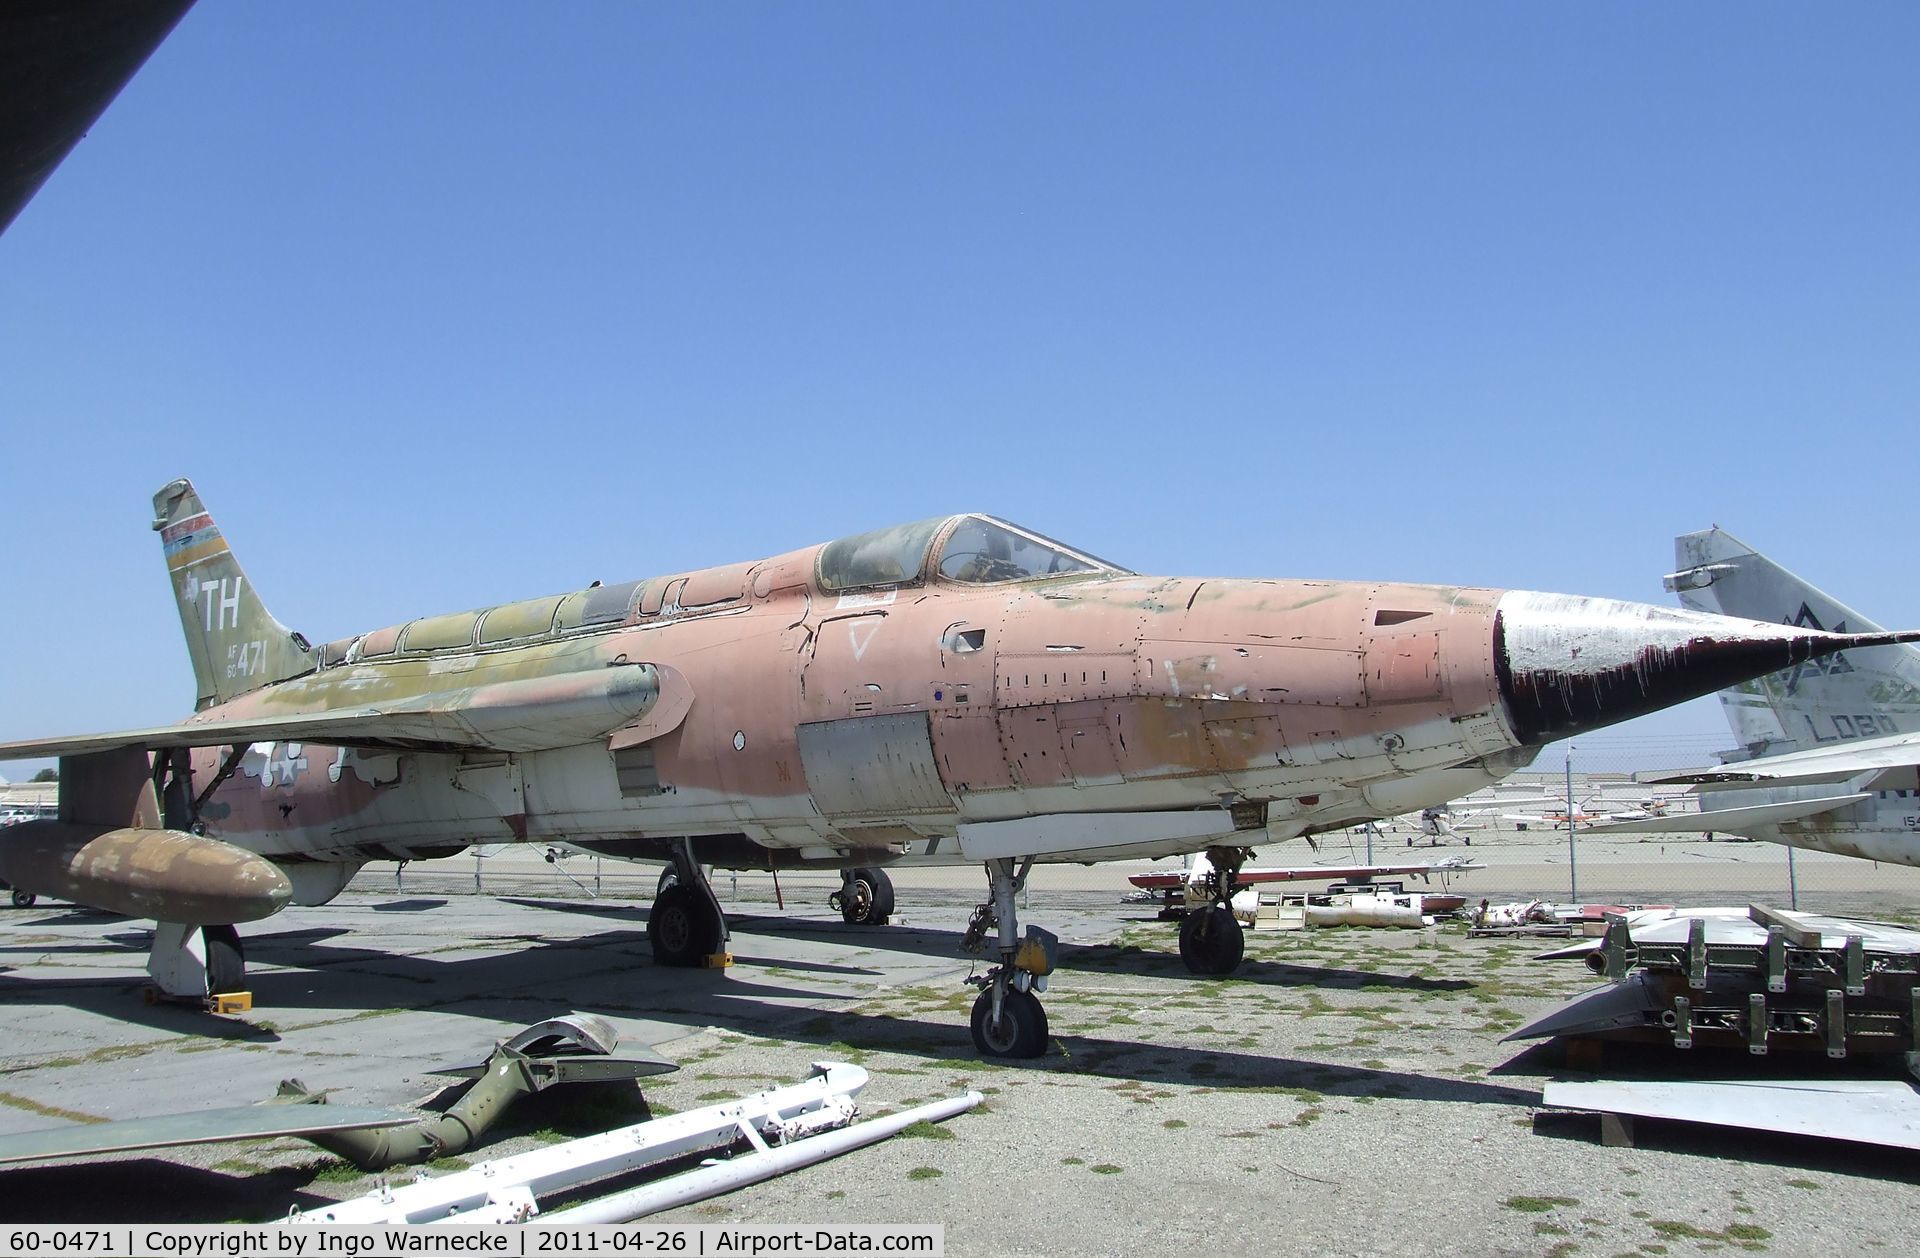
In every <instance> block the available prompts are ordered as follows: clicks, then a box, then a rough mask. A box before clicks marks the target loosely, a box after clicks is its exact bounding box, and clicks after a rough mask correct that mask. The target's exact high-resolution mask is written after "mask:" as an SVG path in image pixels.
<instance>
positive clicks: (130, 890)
mask: <svg viewBox="0 0 1920 1258" xmlns="http://www.w3.org/2000/svg"><path fill="white" fill-rule="evenodd" d="M0 878H4V879H6V880H7V881H8V882H10V883H13V884H14V885H15V886H21V887H32V888H34V889H35V890H36V891H39V892H42V893H44V894H47V895H53V896H58V897H60V898H61V899H65V900H72V901H74V902H76V903H79V904H90V905H92V906H94V907H95V908H102V909H106V910H108V911H110V912H114V913H125V914H127V915H128V916H129V917H151V918H156V919H163V920H166V921H171V922H186V923H192V924H195V925H199V924H212V923H219V924H231V923H234V922H252V921H258V920H259V919H260V918H263V917H271V916H273V915H274V914H275V913H278V912H279V911H280V910H281V909H283V908H285V907H286V906H287V902H288V901H289V899H291V897H292V887H291V886H290V885H289V884H288V882H287V878H286V876H285V875H284V874H282V873H281V872H280V870H279V869H277V868H276V867H275V866H274V864H273V862H272V861H270V860H266V859H264V858H262V857H260V856H256V855H255V854H253V853H252V852H249V851H245V850H243V849H241V848H238V847H235V846H233V845H232V844H230V843H221V842H219V841H217V840H214V839H209V838H202V837H201V836H199V835H195V834H183V833H181V832H180V831H178V830H150V829H134V828H124V827H123V828H117V829H107V828H105V827H102V826H92V825H74V824H69V823H66V822H61V821H29V822H26V823H24V824H21V825H17V826H13V827H11V828H9V829H8V831H7V841H6V842H5V843H0Z"/></svg>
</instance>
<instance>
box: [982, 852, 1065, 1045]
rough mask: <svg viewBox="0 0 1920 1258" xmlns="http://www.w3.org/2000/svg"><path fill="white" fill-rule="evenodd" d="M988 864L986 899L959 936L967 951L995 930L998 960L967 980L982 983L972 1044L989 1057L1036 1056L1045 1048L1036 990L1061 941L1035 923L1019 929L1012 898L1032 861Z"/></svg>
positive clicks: (1049, 969)
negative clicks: (1022, 930)
mask: <svg viewBox="0 0 1920 1258" xmlns="http://www.w3.org/2000/svg"><path fill="white" fill-rule="evenodd" d="M986 865H987V881H988V884H989V893H988V899H987V902H986V903H985V904H982V905H980V906H979V907H978V908H976V909H975V910H974V911H973V920H972V921H970V922H968V923H967V930H966V933H965V934H964V935H962V936H961V938H960V946H961V947H962V948H963V949H965V950H966V951H968V952H980V951H982V950H983V949H984V948H985V946H986V940H987V932H988V931H990V930H991V931H994V932H995V933H996V941H997V943H998V945H999V950H1000V964H998V965H996V966H994V967H993V968H992V969H991V970H988V971H987V972H986V973H985V974H983V975H981V976H979V977H977V978H968V979H967V982H969V983H971V984H973V985H974V986H976V987H978V988H980V995H979V996H978V997H977V998H975V1000H974V1002H973V1018H972V1029H973V1046H974V1047H975V1048H977V1049H979V1050H980V1052H981V1054H982V1055H984V1056H987V1057H1038V1056H1039V1055H1040V1054H1041V1053H1043V1052H1045V1051H1046V1048H1047V1011H1046V1007H1045V1006H1043V1005H1042V1004H1041V1003H1040V998H1039V996H1038V995H1036V994H1035V993H1037V992H1043V991H1045V990H1046V989H1047V976H1048V975H1049V974H1051V973H1053V968H1054V963H1055V959H1056V957H1057V955H1058V953H1059V947H1060V941H1059V940H1058V939H1057V938H1056V937H1055V936H1054V935H1053V934H1051V933H1050V932H1048V931H1044V930H1041V929H1040V928H1039V927H1038V926H1028V927H1027V933H1026V937H1025V938H1021V936H1020V934H1019V923H1018V921H1017V918H1016V916H1015V912H1014V906H1013V898H1014V896H1015V895H1017V894H1019V892H1020V889H1021V888H1022V887H1024V886H1025V885H1026V882H1027V874H1028V872H1029V871H1031V870H1032V868H1033V861H1032V860H1031V859H1028V860H1026V861H1023V862H1021V865H1020V869H1019V872H1018V873H1016V872H1015V871H1014V866H1013V861H1012V860H1011V859H1008V858H998V859H994V860H990V861H988V862H987V863H986Z"/></svg>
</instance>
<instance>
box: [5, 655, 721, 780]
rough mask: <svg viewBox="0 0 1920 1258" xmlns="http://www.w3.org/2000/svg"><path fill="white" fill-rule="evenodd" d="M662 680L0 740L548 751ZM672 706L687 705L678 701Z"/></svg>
mask: <svg viewBox="0 0 1920 1258" xmlns="http://www.w3.org/2000/svg"><path fill="white" fill-rule="evenodd" d="M663 687H665V688H669V689H671V688H675V687H679V688H686V680H685V678H684V677H682V676H681V674H680V673H679V672H678V671H677V670H674V669H671V668H665V667H655V666H654V665H651V664H623V665H619V666H616V667H611V668H604V669H596V670H593V671H591V672H581V673H569V674H565V675H563V676H558V677H534V678H526V679H523V680H519V681H503V682H492V683H488V684H485V685H480V686H473V687H469V688H467V689H463V690H438V691H433V692H430V693H428V694H423V695H415V696H412V697H410V698H406V699H401V700H398V701H396V702H394V703H391V704H379V705H369V706H365V707H356V708H339V709H334V710H332V711H326V712H298V713H289V714H286V715H283V716H261V717H242V718H238V719H235V720H224V721H188V722H185V723H182V724H179V725H159V726H154V727H152V728H150V729H134V730H118V731H115V732H113V733H108V734H84V735H79V736H77V737H73V738H48V739H36V740H34V741H31V742H17V743H0V760H34V759H40V758H43V757H50V756H80V755H89V754H92V753H95V752H101V751H112V750H115V749H117V748H121V747H131V746H143V747H146V748H148V749H151V750H159V749H162V748H169V747H226V746H239V745H244V744H248V743H262V742H312V743H324V744H326V745H328V746H333V747H360V748H367V749H376V750H393V751H468V750H485V751H510V752H524V751H549V750H553V749H555V748H558V747H571V746H574V745H577V744H579V743H585V742H591V741H593V740H595V739H599V738H605V737H606V736H607V735H609V734H611V733H612V732H614V731H615V730H618V729H620V728H621V727H622V726H625V725H628V724H630V723H632V722H634V721H636V720H638V719H640V718H641V717H642V716H644V715H645V714H646V713H647V712H648V710H649V709H651V708H652V707H653V706H654V705H655V704H656V703H657V702H658V701H659V700H660V697H661V691H662V688H663ZM678 706H680V709H681V711H682V713H683V714H684V711H685V706H684V704H678ZM660 732H665V731H664V730H662V731H660Z"/></svg>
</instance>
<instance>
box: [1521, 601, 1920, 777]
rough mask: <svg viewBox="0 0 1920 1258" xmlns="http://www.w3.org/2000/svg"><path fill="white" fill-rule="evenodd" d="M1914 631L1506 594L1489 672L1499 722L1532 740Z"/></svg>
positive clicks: (1910, 636) (1906, 638)
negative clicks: (1832, 628) (1502, 717)
mask: <svg viewBox="0 0 1920 1258" xmlns="http://www.w3.org/2000/svg"><path fill="white" fill-rule="evenodd" d="M1915 641H1920V633H1826V632H1823V631H1821V630H1818V629H1801V628H1798V627H1796V626H1793V625H1775V624H1768V623H1766V622H1765V621H1759V620H1741V619H1739V618H1737V617H1734V616H1714V615H1709V614H1707V613H1705V612H1692V611H1681V610H1679V609H1676V608H1670V607H1655V606H1653V605H1652V604H1650V603H1627V602H1622V601H1620V600H1618V599H1610V598H1581V597H1578V596H1576V595H1570V594H1539V593H1535V592H1533V591H1531V590H1510V591H1508V592H1507V593H1506V594H1504V595H1502V596H1501V598H1500V603H1499V606H1498V608H1497V609H1496V610H1495V613H1494V622H1493V655H1494V672H1495V675H1496V676H1497V678H1498V680H1499V684H1500V697H1501V699H1502V701H1503V702H1504V703H1505V705H1506V711H1507V721H1508V724H1510V725H1511V726H1512V728H1513V732H1514V734H1515V736H1516V737H1518V738H1519V740H1520V742H1521V744H1522V745H1523V746H1540V745H1542V744H1545V743H1550V742H1553V741H1555V740H1556V739H1560V738H1566V737H1568V736H1570V735H1573V734H1580V733H1584V732H1586V731H1587V730H1593V729H1599V728H1601V727H1602V726H1606V725H1612V724H1614V723H1615V722H1618V721H1625V720H1628V719H1630V718H1632V717H1636V716H1644V715H1646V714H1647V713H1649V712H1656V711H1658V710H1660V709H1661V708H1665V707H1671V706H1672V705H1673V704H1676V703H1684V702H1685V701H1686V700H1688V699H1695V698H1698V697H1699V696H1701V695H1705V694H1712V693H1713V692H1714V691H1716V690H1721V689H1724V688H1725V687H1727V686H1732V685H1737V684H1739V683H1740V682H1743V681H1748V680H1750V679H1752V678H1755V677H1763V676H1765V675H1766V674H1768V673H1773V672H1778V671H1779V670H1781V669H1783V668H1791V667H1792V666H1793V665H1795V664H1799V663H1803V662H1805V661H1807V660H1813V659H1819V658H1821V657H1823V656H1827V655H1832V654H1833V653H1834V652H1836V651H1844V650H1847V649H1848V648H1851V647H1868V646H1887V645H1890V644H1892V643H1896V642H1915Z"/></svg>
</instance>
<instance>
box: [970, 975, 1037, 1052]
mask: <svg viewBox="0 0 1920 1258" xmlns="http://www.w3.org/2000/svg"><path fill="white" fill-rule="evenodd" d="M973 1046H974V1047H975V1048H977V1049H979V1050H980V1053H981V1055H982V1056H985V1057H1038V1056H1039V1055H1040V1054H1041V1053H1044V1052H1045V1051H1046V1050H1047V1010H1046V1006H1044V1005H1042V1004H1041V1003H1040V998H1039V997H1037V996H1035V995H1034V994H1033V993H1032V992H1021V991H1014V990H1012V989H1008V991H1007V995H1006V999H1004V1000H1002V1001H1001V1002H1000V1018H999V1020H998V1021H995V1020H994V1019H993V993H992V992H991V991H983V992H981V993H980V996H979V999H977V1000H975V1001H974V1002H973Z"/></svg>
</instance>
